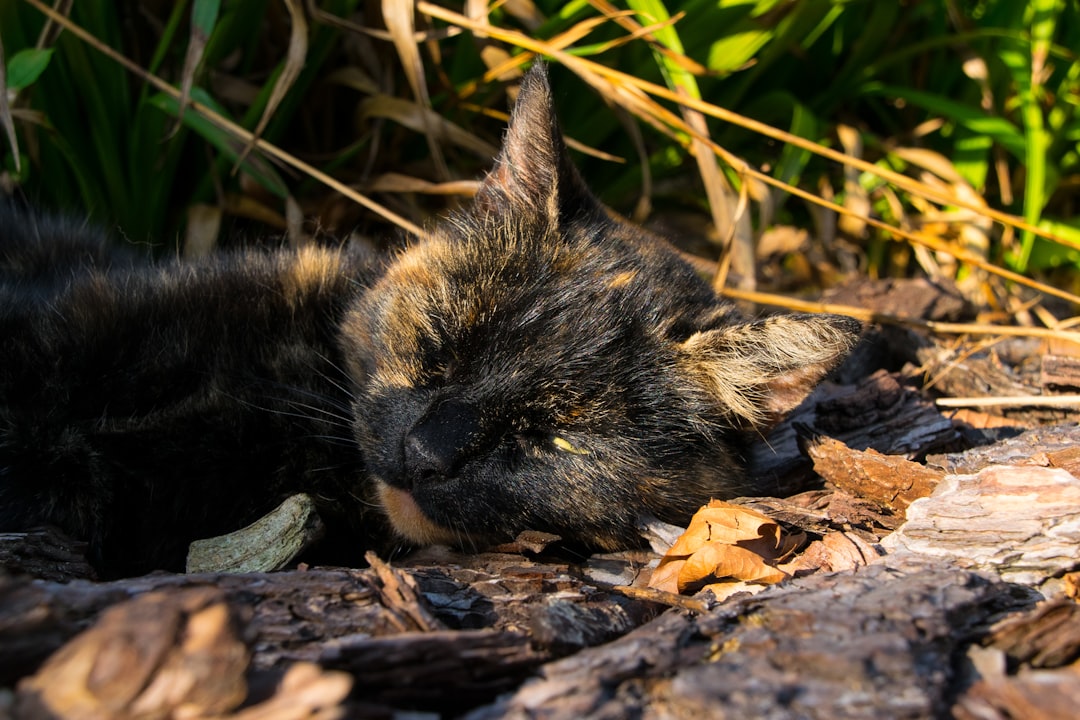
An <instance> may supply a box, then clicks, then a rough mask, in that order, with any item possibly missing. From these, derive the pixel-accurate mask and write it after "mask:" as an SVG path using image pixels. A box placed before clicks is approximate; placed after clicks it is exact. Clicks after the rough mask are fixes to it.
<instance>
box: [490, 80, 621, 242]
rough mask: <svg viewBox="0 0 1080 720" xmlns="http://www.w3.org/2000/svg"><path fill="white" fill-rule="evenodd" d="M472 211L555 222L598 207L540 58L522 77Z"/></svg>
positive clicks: (598, 208) (589, 211)
mask: <svg viewBox="0 0 1080 720" xmlns="http://www.w3.org/2000/svg"><path fill="white" fill-rule="evenodd" d="M473 212H475V213H477V214H482V215H495V216H498V215H509V214H522V213H527V214H530V215H535V216H537V219H542V220H546V221H548V222H554V223H557V222H559V221H561V220H567V219H572V218H573V217H575V216H577V215H580V214H583V213H595V212H600V204H599V203H598V202H597V200H596V199H595V198H594V197H593V195H592V193H591V192H589V189H588V187H587V186H586V185H585V182H584V181H583V180H582V179H581V176H580V175H579V174H578V171H577V168H575V167H574V165H573V163H572V162H571V161H570V156H569V154H568V153H567V151H566V143H565V142H564V141H563V136H562V132H561V131H560V130H559V122H558V119H557V117H556V115H555V104H554V101H553V100H552V95H551V86H550V84H549V83H548V76H547V67H546V66H545V65H544V64H543V63H542V62H537V63H536V64H534V65H533V66H532V68H531V69H530V70H529V72H527V73H526V74H525V76H524V77H523V78H522V80H521V88H520V90H519V91H518V97H517V102H516V103H515V105H514V109H513V112H512V113H511V115H510V125H509V127H508V128H507V130H506V137H505V138H504V139H503V145H502V149H501V150H500V152H499V155H498V157H496V159H495V165H494V167H493V168H492V170H491V172H490V173H488V176H487V177H486V178H485V179H484V181H483V183H482V184H481V186H480V189H479V190H478V191H477V194H476V198H475V200H474V201H473Z"/></svg>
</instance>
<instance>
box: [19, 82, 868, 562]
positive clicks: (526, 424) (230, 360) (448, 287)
mask: <svg viewBox="0 0 1080 720" xmlns="http://www.w3.org/2000/svg"><path fill="white" fill-rule="evenodd" d="M35 222H37V221H35V220H34V219H33V218H29V217H23V216H18V215H12V214H8V215H6V216H0V280H2V281H3V289H2V290H0V300H2V301H3V308H2V309H0V337H3V338H4V343H5V344H4V346H3V350H2V357H0V393H2V405H0V531H3V530H12V529H18V528H20V527H26V526H28V525H33V524H39V523H41V522H52V523H56V524H58V525H60V526H61V527H63V528H64V529H65V530H67V531H68V532H70V533H73V534H75V535H77V536H81V537H85V538H88V539H90V540H91V544H92V548H93V552H94V560H95V562H96V563H97V564H98V566H99V568H102V569H103V570H104V571H105V572H106V573H107V574H131V573H135V572H141V571H145V570H149V569H153V568H155V567H167V568H176V567H178V566H179V565H180V564H181V563H182V558H183V553H184V551H185V549H186V545H187V543H188V542H189V541H190V540H192V539H196V538H199V537H206V536H210V535H215V534H220V533H223V532H228V531H231V530H234V529H237V528H238V527H239V526H241V525H242V524H244V523H246V522H249V521H250V520H253V519H255V518H256V517H258V516H259V515H260V514H262V513H265V512H267V511H268V510H270V509H271V508H272V507H273V506H274V505H275V504H276V503H277V502H279V501H280V500H281V499H282V498H283V497H284V496H285V495H287V494H289V493H291V492H296V491H305V492H308V493H309V494H311V495H312V496H313V497H314V498H315V499H316V502H317V504H318V505H319V509H320V514H322V515H323V517H324V520H325V521H327V524H328V528H329V532H330V538H329V540H328V542H330V543H337V544H338V545H339V546H341V547H347V548H348V549H351V550H355V554H356V556H359V552H360V550H361V549H362V547H361V546H362V545H363V544H365V543H371V542H378V540H379V538H383V539H384V540H385V539H387V538H389V537H390V536H391V535H401V536H404V537H405V538H406V539H408V540H410V541H413V542H418V543H425V542H456V543H461V544H465V545H470V544H477V543H480V542H483V541H486V540H504V539H508V538H512V537H513V536H514V535H515V534H516V533H517V532H520V531H521V530H524V529H539V530H547V531H551V532H555V533H557V534H559V535H561V536H563V537H564V538H566V539H568V540H571V541H575V542H580V543H583V544H586V545H590V546H594V547H605V548H612V547H618V546H625V545H630V544H633V543H634V542H635V539H636V534H635V521H636V520H637V519H638V517H639V516H641V515H643V514H646V513H647V514H653V515H657V516H659V517H661V518H665V519H668V520H672V521H678V520H682V519H685V518H686V517H687V516H688V515H689V513H690V512H692V511H693V510H694V509H696V508H697V507H698V506H699V505H700V504H702V503H703V502H705V501H707V500H708V499H709V498H710V497H730V496H732V495H738V494H744V493H751V492H755V491H756V490H757V489H758V488H756V487H755V484H754V483H753V482H752V480H751V479H748V478H747V477H746V475H745V473H744V472H743V469H742V463H743V460H742V455H743V452H744V449H745V448H746V445H747V442H748V438H749V437H751V436H752V435H753V434H754V433H757V432H760V431H762V430H763V429H765V428H767V427H769V426H770V425H771V424H772V423H773V422H775V420H776V419H777V418H778V417H779V416H780V415H782V414H783V413H784V412H786V411H787V410H789V409H791V408H792V407H794V405H796V404H798V402H799V401H800V400H801V399H802V397H803V396H804V395H805V394H806V393H807V392H808V391H809V390H810V389H811V388H812V387H813V385H814V384H815V383H816V382H817V380H818V379H820V378H821V377H822V376H823V375H824V374H825V373H826V372H827V371H828V370H829V369H831V368H832V367H833V366H834V365H835V364H836V363H837V362H838V361H839V359H841V358H842V357H843V355H844V354H846V352H847V350H849V349H850V347H851V345H852V344H853V341H854V337H855V334H856V332H857V324H855V323H853V322H851V321H848V320H844V319H842V318H836V317H827V316H820V317H807V316H801V317H793V318H774V319H771V320H767V321H761V322H755V323H747V322H745V321H743V320H741V319H740V318H739V316H738V314H737V313H736V312H735V311H734V309H733V308H732V307H731V305H730V304H728V303H726V302H724V301H723V300H721V299H719V298H718V297H717V296H716V295H715V294H714V293H713V292H712V290H711V289H710V288H709V287H708V285H707V284H706V283H705V282H704V281H702V280H701V279H699V278H698V277H696V276H695V275H694V273H693V272H692V271H691V270H690V269H689V268H688V267H687V266H686V265H685V264H684V263H683V262H682V261H681V260H679V259H678V257H677V256H676V255H675V254H674V253H673V252H672V251H671V250H670V249H669V248H668V247H667V246H666V245H664V244H663V243H662V242H661V241H659V240H658V239H656V238H653V237H652V236H649V235H647V234H646V233H644V232H643V231H641V230H640V229H637V228H634V227H631V226H629V225H626V224H624V223H621V222H617V221H614V220H612V219H610V218H609V217H608V216H607V215H606V214H605V213H604V212H603V210H602V209H601V207H600V205H599V204H598V203H597V202H596V201H595V200H594V199H593V197H592V196H591V194H590V193H589V192H588V190H587V189H586V188H585V186H584V185H583V183H582V182H581V180H580V178H579V177H578V175H577V173H576V171H575V170H574V169H573V167H572V166H571V165H570V164H569V160H568V159H567V157H566V153H565V149H564V148H563V144H562V139H561V136H560V135H559V132H558V129H557V126H556V124H555V120H554V116H553V112H552V108H551V101H550V93H549V90H548V87H547V81H546V77H545V75H544V74H543V72H542V70H534V71H533V72H531V73H530V74H529V75H528V76H526V78H525V80H524V81H523V85H522V89H521V93H520V96H519V102H518V107H517V108H515V112H514V117H513V119H512V121H511V127H510V130H509V132H508V135H507V139H506V142H505V145H504V148H503V151H502V153H501V154H500V156H499V159H498V160H497V162H496V166H495V169H494V170H493V171H492V173H491V174H490V175H489V177H488V179H487V180H486V181H485V182H484V183H483V185H482V187H481V190H480V192H479V194H478V196H477V198H476V200H475V201H474V203H473V205H472V206H471V207H470V208H469V209H467V210H466V211H463V212H461V213H459V214H458V215H456V216H453V217H451V218H450V219H449V220H447V221H445V222H443V223H441V224H439V225H437V226H436V227H435V228H433V229H432V230H431V233H430V237H428V238H427V239H425V240H424V241H421V242H418V243H417V244H416V245H414V246H413V247H411V248H410V249H408V250H407V251H405V252H404V253H402V254H401V255H400V256H399V257H397V258H394V259H393V260H392V261H391V262H390V263H389V264H388V267H387V268H386V269H385V270H382V269H376V268H373V267H370V266H368V265H366V264H365V263H364V262H363V261H362V260H360V259H359V258H358V257H354V256H353V255H351V254H349V253H348V252H346V251H338V250H327V249H314V248H312V249H305V250H301V251H279V252H277V253H273V254H254V253H247V254H238V255H230V256H223V257H218V258H215V259H213V260H210V261H207V262H204V263H201V264H193V265H185V264H169V265H166V266H164V267H157V268H139V267H137V266H136V267H134V268H132V267H128V266H126V265H125V266H124V267H119V268H108V267H106V265H107V258H106V256H104V255H103V254H102V253H99V252H98V251H97V250H96V248H98V247H99V246H100V243H99V241H98V240H97V239H96V238H95V237H93V236H92V234H89V233H87V232H86V231H84V230H80V229H76V228H72V227H70V226H63V225H55V224H51V223H48V222H46V223H45V224H44V225H41V226H38V225H35ZM58 238H59V239H60V240H62V242H61V243H60V244H63V245H65V246H71V247H75V248H76V249H77V248H79V247H80V243H84V244H85V246H86V247H87V250H86V251H82V252H75V253H74V255H72V254H70V253H68V254H67V255H66V257H72V256H74V257H76V258H79V257H85V258H87V260H86V261H85V262H83V261H82V260H76V261H70V262H65V263H60V264H57V263H56V262H55V260H56V258H55V254H54V257H53V262H52V263H51V264H47V268H48V269H46V270H44V271H29V270H27V268H28V267H39V266H41V265H42V264H41V263H40V262H36V261H34V262H30V261H26V260H25V259H20V258H27V257H32V256H34V254H35V253H37V254H39V255H40V254H42V252H43V251H42V249H41V248H43V247H52V244H53V243H55V242H56V241H57V239H58ZM80 238H81V239H80ZM35 248H37V249H36V250H35ZM46 254H47V253H46ZM31 276H33V277H31ZM384 516H385V517H387V518H388V519H389V524H390V526H391V527H392V528H393V532H392V531H390V530H389V529H387V528H386V525H385V523H384V521H383V517H384Z"/></svg>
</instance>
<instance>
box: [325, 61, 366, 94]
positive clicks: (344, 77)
mask: <svg viewBox="0 0 1080 720" xmlns="http://www.w3.org/2000/svg"><path fill="white" fill-rule="evenodd" d="M323 82H327V83H333V84H335V85H342V86H344V87H347V88H352V89H353V90H356V91H357V92H359V93H362V94H364V95H378V94H379V83H377V82H375V80H374V79H373V78H372V77H371V76H370V75H368V74H367V73H366V72H364V71H363V70H361V69H360V68H358V67H357V66H355V65H347V66H345V67H341V68H338V69H337V70H334V71H333V72H332V73H330V74H329V75H327V76H326V77H325V78H324V79H323Z"/></svg>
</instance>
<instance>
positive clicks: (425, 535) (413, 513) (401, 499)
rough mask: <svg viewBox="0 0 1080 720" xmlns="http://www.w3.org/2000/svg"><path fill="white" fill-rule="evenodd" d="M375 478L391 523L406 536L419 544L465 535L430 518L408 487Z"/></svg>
mask: <svg viewBox="0 0 1080 720" xmlns="http://www.w3.org/2000/svg"><path fill="white" fill-rule="evenodd" d="M374 482H375V494H376V497H378V499H379V503H380V504H381V505H382V509H383V512H385V513H386V516H387V518H389V520H390V525H391V527H393V529H394V531H395V532H397V533H398V534H399V535H401V536H402V537H404V538H405V539H406V540H408V541H410V542H414V543H416V544H418V545H438V544H444V545H451V544H457V543H460V542H461V541H462V540H464V539H465V538H464V536H463V535H462V533H460V532H454V531H453V530H450V529H449V528H444V527H442V526H441V525H438V524H437V523H435V522H433V521H432V520H431V518H429V517H428V515H427V514H426V513H425V512H424V511H423V510H421V509H420V506H419V505H417V503H416V499H415V498H414V497H413V496H412V493H410V492H409V491H408V490H402V489H401V488H397V487H393V486H392V485H388V484H386V483H385V482H383V481H381V480H377V479H376V480H375V481H374Z"/></svg>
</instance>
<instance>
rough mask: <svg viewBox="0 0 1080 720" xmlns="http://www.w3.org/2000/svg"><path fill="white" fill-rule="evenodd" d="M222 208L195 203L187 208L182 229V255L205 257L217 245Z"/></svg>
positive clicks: (188, 257) (189, 257)
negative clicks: (185, 225) (185, 224)
mask: <svg viewBox="0 0 1080 720" xmlns="http://www.w3.org/2000/svg"><path fill="white" fill-rule="evenodd" d="M221 216H222V210H221V208H220V207H219V206H217V205H207V204H204V203H197V204H195V205H192V206H191V207H189V208H188V211H187V228H186V229H185V231H184V257H185V258H186V259H189V260H190V259H194V258H200V257H206V256H207V255H209V254H210V253H212V252H213V251H214V247H215V246H217V239H218V234H219V233H220V231H221Z"/></svg>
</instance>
